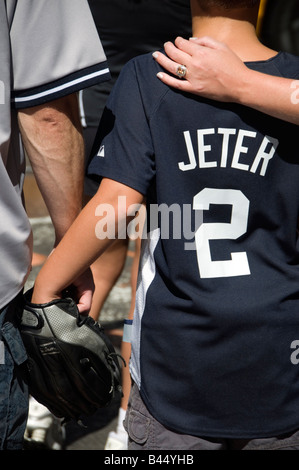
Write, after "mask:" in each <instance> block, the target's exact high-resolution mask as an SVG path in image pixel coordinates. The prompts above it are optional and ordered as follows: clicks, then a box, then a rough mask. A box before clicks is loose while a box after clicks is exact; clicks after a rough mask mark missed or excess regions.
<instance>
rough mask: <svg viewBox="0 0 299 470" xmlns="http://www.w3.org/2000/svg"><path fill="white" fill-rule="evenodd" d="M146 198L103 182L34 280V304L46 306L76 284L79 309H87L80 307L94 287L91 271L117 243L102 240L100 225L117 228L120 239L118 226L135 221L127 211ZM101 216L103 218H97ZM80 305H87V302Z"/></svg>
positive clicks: (113, 182) (117, 184) (107, 239)
mask: <svg viewBox="0 0 299 470" xmlns="http://www.w3.org/2000/svg"><path fill="white" fill-rule="evenodd" d="M119 196H122V197H123V198H122V201H125V205H124V204H123V203H122V204H119ZM143 199H144V197H143V195H142V194H140V193H139V192H137V191H135V190H134V189H131V188H129V187H128V186H125V185H123V184H121V183H118V182H116V181H113V180H110V179H103V181H102V183H101V185H100V188H99V190H98V192H97V193H96V195H95V196H94V197H93V198H92V199H91V201H90V202H89V203H88V204H87V205H86V206H85V207H84V209H83V210H82V212H81V214H80V215H79V216H78V217H77V219H76V220H75V222H74V223H73V224H72V226H71V227H70V229H69V230H68V232H67V233H66V235H65V236H64V237H63V239H62V241H61V242H60V243H59V245H58V246H57V248H56V249H55V250H54V251H53V252H52V254H51V255H50V256H49V258H48V259H47V261H46V263H45V264H44V266H43V267H42V269H41V270H40V272H39V274H38V276H37V278H36V281H35V286H34V291H33V296H32V302H33V303H46V302H49V301H51V300H53V299H55V298H60V297H61V293H62V291H63V290H64V289H65V288H67V287H68V286H70V285H71V284H74V285H75V286H76V287H77V291H78V292H77V295H78V297H79V301H78V306H79V310H81V311H84V310H86V307H84V305H80V298H82V299H83V298H84V297H83V296H85V295H86V292H87V291H88V290H90V288H91V283H90V281H91V280H90V276H88V268H89V266H90V265H91V264H92V263H93V261H95V260H96V259H97V258H98V257H99V256H100V255H101V254H102V253H103V252H104V251H105V250H106V249H107V248H108V246H110V245H111V243H113V241H114V239H113V238H111V237H110V238H109V237H107V238H104V239H100V238H99V237H100V234H99V233H98V232H97V229H98V228H97V224H98V222H99V221H100V220H101V219H103V217H104V218H105V221H106V222H107V228H108V226H109V228H110V229H111V228H112V227H113V230H111V232H112V233H113V232H114V228H115V237H116V238H117V233H118V226H119V224H121V226H123V225H124V224H126V225H127V223H128V222H129V221H130V220H131V218H132V217H130V215H129V214H128V208H129V207H130V206H132V205H133V204H138V205H139V204H141V203H142V202H143ZM120 207H121V210H120ZM100 213H102V216H99V215H96V214H100ZM105 231H106V230H105ZM81 302H82V303H83V304H84V300H81Z"/></svg>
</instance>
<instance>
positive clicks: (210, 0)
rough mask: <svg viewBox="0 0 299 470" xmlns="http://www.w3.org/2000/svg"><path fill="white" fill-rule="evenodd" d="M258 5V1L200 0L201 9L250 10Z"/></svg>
mask: <svg viewBox="0 0 299 470" xmlns="http://www.w3.org/2000/svg"><path fill="white" fill-rule="evenodd" d="M259 3H260V0H200V4H201V5H202V7H203V8H204V7H206V8H210V7H221V8H226V9H231V8H252V7H254V6H256V5H258V4H259Z"/></svg>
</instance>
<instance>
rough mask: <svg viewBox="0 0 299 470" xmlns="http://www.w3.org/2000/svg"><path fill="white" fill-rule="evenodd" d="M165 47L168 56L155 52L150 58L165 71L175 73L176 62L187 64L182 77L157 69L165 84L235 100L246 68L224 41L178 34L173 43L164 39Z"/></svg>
mask: <svg viewBox="0 0 299 470" xmlns="http://www.w3.org/2000/svg"><path fill="white" fill-rule="evenodd" d="M164 48H165V52H166V54H167V56H166V55H164V54H162V53H160V52H154V54H153V57H154V58H155V60H156V61H157V62H158V63H159V64H160V65H161V66H162V67H163V68H164V69H165V70H166V71H167V72H170V73H171V74H173V75H175V74H176V70H177V67H178V66H179V65H181V64H183V65H185V66H186V67H187V73H186V76H185V77H184V79H180V78H175V77H173V76H171V75H168V74H167V73H164V72H159V73H158V74H157V76H158V78H159V79H160V80H161V81H162V82H164V83H165V84H166V85H169V86H171V87H173V88H176V89H179V90H182V91H186V92H190V93H195V94H197V95H200V96H204V97H206V98H210V99H217V100H219V101H226V102H228V101H234V102H238V99H239V90H240V87H241V83H242V80H243V79H245V77H246V76H247V74H248V71H249V69H248V68H247V67H246V66H245V64H244V63H243V62H242V60H241V59H240V58H239V57H238V56H237V55H236V54H235V53H234V52H233V51H232V50H231V49H229V47H227V46H226V45H225V44H224V43H221V42H218V41H215V40H214V39H212V38H210V37H203V38H191V39H189V40H186V39H183V38H181V37H178V38H177V39H176V40H175V44H173V43H171V42H167V43H165V45H164Z"/></svg>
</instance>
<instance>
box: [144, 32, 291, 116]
mask: <svg viewBox="0 0 299 470" xmlns="http://www.w3.org/2000/svg"><path fill="white" fill-rule="evenodd" d="M165 52H166V54H167V56H168V57H167V56H165V55H164V54H161V53H160V52H155V53H154V54H153V55H154V58H155V59H156V61H157V62H158V63H159V64H160V65H161V66H162V67H164V68H165V70H166V71H168V72H170V73H172V74H174V75H175V72H176V69H177V66H178V65H179V64H183V65H186V66H187V74H186V77H185V78H186V79H185V80H180V79H177V78H174V77H172V76H170V75H168V74H167V73H159V74H158V77H159V78H160V80H162V81H163V82H164V83H165V84H167V85H169V86H172V87H174V88H177V89H179V90H183V91H186V92H190V93H194V94H197V95H200V96H203V97H206V98H210V99H214V100H218V101H224V102H236V103H240V104H243V105H245V106H249V107H251V108H254V109H256V110H258V111H261V112H263V113H265V114H269V115H271V116H273V117H276V118H279V119H282V120H285V121H288V122H291V123H293V124H297V125H299V92H298V88H299V82H298V81H296V80H290V79H286V78H281V77H274V76H270V75H266V74H263V73H260V72H256V71H254V70H251V69H249V68H248V67H246V65H245V64H244V63H243V62H242V61H241V60H240V59H239V57H237V55H236V54H234V53H233V52H232V51H231V50H230V49H229V48H228V47H227V46H226V45H225V44H223V43H220V42H218V41H215V40H214V39H211V38H208V37H205V38H201V39H195V38H193V39H191V40H189V41H187V40H185V39H183V38H177V39H176V41H175V45H174V44H172V43H170V42H168V43H166V44H165Z"/></svg>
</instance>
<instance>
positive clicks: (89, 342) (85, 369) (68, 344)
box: [21, 290, 122, 421]
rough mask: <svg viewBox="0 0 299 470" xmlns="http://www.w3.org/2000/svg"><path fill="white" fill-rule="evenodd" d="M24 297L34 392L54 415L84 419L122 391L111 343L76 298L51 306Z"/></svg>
mask: <svg viewBox="0 0 299 470" xmlns="http://www.w3.org/2000/svg"><path fill="white" fill-rule="evenodd" d="M31 295H32V290H30V291H28V292H26V294H25V296H24V308H23V313H22V318H21V335H22V339H23V342H24V345H25V348H26V350H27V355H28V362H27V365H28V383H29V392H30V394H31V395H32V396H33V397H34V398H35V399H36V400H37V401H39V402H40V403H42V404H43V405H45V406H46V407H47V408H48V409H49V410H50V411H51V412H52V413H53V414H54V415H55V416H57V417H59V418H63V419H64V420H65V421H68V420H71V419H74V420H76V421H80V420H81V419H82V418H84V417H85V416H90V415H92V414H93V413H94V412H95V411H96V410H97V409H98V408H103V407H105V406H107V405H108V404H109V403H110V402H111V400H112V399H113V398H114V397H115V396H117V395H118V394H119V397H121V394H122V388H121V370H120V364H119V360H118V356H119V355H118V354H116V352H115V350H114V347H113V345H112V343H111V342H110V340H109V338H108V337H107V336H106V335H105V333H104V331H103V328H102V327H101V326H100V325H99V324H98V323H97V322H95V321H94V320H93V319H92V318H91V317H86V316H81V315H80V314H79V312H78V308H77V305H76V303H75V301H74V300H73V299H71V298H64V299H59V300H53V301H52V302H49V303H46V304H32V303H31V302H30V300H31Z"/></svg>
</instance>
